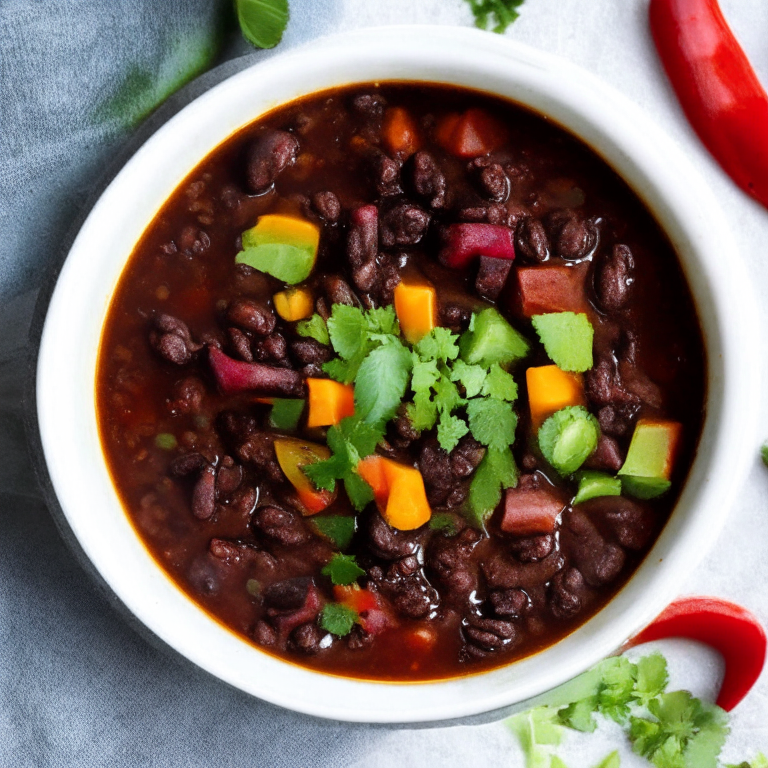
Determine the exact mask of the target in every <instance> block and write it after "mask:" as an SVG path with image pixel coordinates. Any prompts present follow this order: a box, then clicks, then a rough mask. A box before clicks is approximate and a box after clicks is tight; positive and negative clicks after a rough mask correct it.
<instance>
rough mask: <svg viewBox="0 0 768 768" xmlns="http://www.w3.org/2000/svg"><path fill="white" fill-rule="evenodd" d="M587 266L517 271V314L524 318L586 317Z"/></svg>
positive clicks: (550, 265) (547, 266)
mask: <svg viewBox="0 0 768 768" xmlns="http://www.w3.org/2000/svg"><path fill="white" fill-rule="evenodd" d="M588 271H589V264H587V263H586V262H584V263H581V264H577V265H576V266H574V267H565V266H558V265H556V264H547V265H545V266H541V267H520V268H519V269H518V270H517V289H518V294H519V301H520V311H521V313H522V315H523V316H524V317H532V316H533V315H542V314H545V313H547V312H576V313H580V312H584V313H588V311H589V304H588V303H587V295H586V288H585V283H586V279H587V273H588Z"/></svg>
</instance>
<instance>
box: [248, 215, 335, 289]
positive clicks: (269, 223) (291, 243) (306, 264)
mask: <svg viewBox="0 0 768 768" xmlns="http://www.w3.org/2000/svg"><path fill="white" fill-rule="evenodd" d="M319 244H320V229H319V228H318V227H317V226H316V225H315V224H313V223H312V222H310V221H305V220H304V219H298V218H294V217H293V216H282V215H280V214H268V215H266V216H261V217H260V218H259V220H258V222H257V224H256V226H255V227H252V228H251V229H248V230H246V231H245V232H243V250H242V251H240V253H238V254H237V256H236V257H235V262H236V263H237V264H247V265H248V266H249V267H253V268H254V269H258V270H259V272H266V273H267V274H268V275H272V277H276V278H277V279H278V280H282V281H283V282H284V283H288V284H289V285H295V284H296V283H301V282H303V281H304V280H306V279H307V278H308V277H309V275H310V273H311V272H312V268H313V267H314V266H315V259H316V258H317V248H318V245H319Z"/></svg>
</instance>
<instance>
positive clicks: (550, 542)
mask: <svg viewBox="0 0 768 768" xmlns="http://www.w3.org/2000/svg"><path fill="white" fill-rule="evenodd" d="M509 548H510V550H511V551H512V552H514V553H515V557H517V559H518V560H519V561H520V562H521V563H536V562H538V561H539V560H543V559H544V558H545V557H549V555H550V554H551V553H552V550H553V549H554V548H555V537H554V536H552V535H551V534H544V535H543V536H526V537H525V538H521V539H515V540H514V541H512V542H511V543H510V545H509Z"/></svg>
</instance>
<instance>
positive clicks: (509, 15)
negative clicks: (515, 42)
mask: <svg viewBox="0 0 768 768" xmlns="http://www.w3.org/2000/svg"><path fill="white" fill-rule="evenodd" d="M466 1H467V2H468V3H469V7H470V8H471V10H472V14H473V15H474V17H475V26H476V27H478V28H479V29H485V30H488V29H490V30H491V31H492V32H496V33H497V34H502V33H503V32H506V31H507V28H508V27H509V25H510V24H512V23H513V22H514V21H516V20H517V19H518V18H519V17H520V14H519V13H518V10H517V9H518V8H519V7H520V6H521V5H522V4H523V2H524V1H525V0H466Z"/></svg>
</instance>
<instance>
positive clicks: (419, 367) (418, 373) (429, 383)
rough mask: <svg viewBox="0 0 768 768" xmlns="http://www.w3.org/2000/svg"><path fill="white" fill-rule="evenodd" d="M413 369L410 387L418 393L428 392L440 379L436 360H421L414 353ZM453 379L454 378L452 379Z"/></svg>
mask: <svg viewBox="0 0 768 768" xmlns="http://www.w3.org/2000/svg"><path fill="white" fill-rule="evenodd" d="M412 360H413V371H412V375H411V389H412V390H413V391H414V392H415V393H416V394H419V393H420V392H421V393H423V392H426V393H429V390H430V389H431V388H432V387H434V385H435V384H436V383H437V381H438V380H439V379H440V375H441V374H440V371H439V370H438V369H437V361H436V360H422V359H421V358H420V357H419V356H418V355H417V354H416V353H413V354H412ZM454 381H455V379H454Z"/></svg>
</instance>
